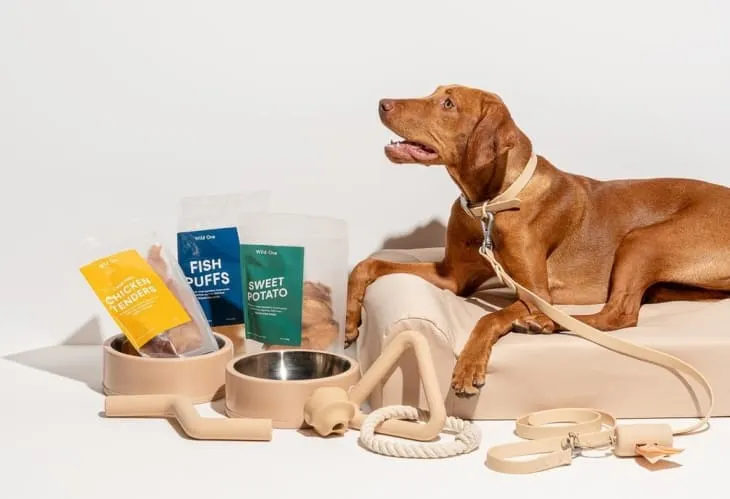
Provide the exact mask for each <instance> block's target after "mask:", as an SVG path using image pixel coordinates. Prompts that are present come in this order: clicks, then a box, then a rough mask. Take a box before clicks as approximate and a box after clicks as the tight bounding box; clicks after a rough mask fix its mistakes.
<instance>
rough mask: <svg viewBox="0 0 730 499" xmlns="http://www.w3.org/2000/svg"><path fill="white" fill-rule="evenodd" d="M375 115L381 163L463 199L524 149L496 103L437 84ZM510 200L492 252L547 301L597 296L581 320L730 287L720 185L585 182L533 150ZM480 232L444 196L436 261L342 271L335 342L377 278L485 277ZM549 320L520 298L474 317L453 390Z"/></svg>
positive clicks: (727, 225) (624, 322)
mask: <svg viewBox="0 0 730 499" xmlns="http://www.w3.org/2000/svg"><path fill="white" fill-rule="evenodd" d="M379 106H380V108H379V110H380V119H381V121H382V122H383V124H384V125H385V126H386V127H388V128H389V129H390V130H392V131H393V132H395V133H396V134H398V135H399V136H400V137H403V138H404V139H406V140H404V141H401V142H397V143H391V144H390V145H388V146H386V147H385V154H386V156H387V157H388V158H389V159H390V160H391V161H392V162H394V163H418V164H423V165H445V166H446V170H447V172H448V173H449V175H450V176H451V178H452V179H453V181H454V182H455V183H456V185H457V186H458V187H459V188H460V189H461V191H462V193H463V194H464V196H465V198H466V200H467V201H468V202H470V203H479V202H484V201H487V200H490V199H492V198H494V197H495V196H496V195H497V194H499V193H501V192H503V191H504V190H505V189H506V188H507V187H508V186H510V185H511V184H512V182H514V180H515V179H516V178H517V177H518V176H519V174H520V173H521V171H522V170H523V168H524V167H525V165H526V164H527V162H528V160H529V159H530V157H531V155H532V154H533V151H532V144H531V142H530V139H529V138H528V137H527V136H526V135H525V134H524V133H523V132H522V130H520V129H519V128H518V127H517V125H516V124H515V122H514V120H513V119H512V117H511V116H510V113H509V110H508V109H507V107H506V106H505V104H504V103H503V102H502V100H501V99H500V98H499V97H498V96H496V95H494V94H492V93H489V92H484V91H481V90H478V89H473V88H468V87H462V86H448V87H439V88H438V89H437V90H436V91H435V92H434V93H432V94H431V95H429V96H427V97H424V98H419V99H402V100H392V99H384V100H381V101H380V104H379ZM518 197H519V199H520V201H521V207H520V209H519V210H513V211H504V212H501V213H497V214H496V215H495V222H494V232H493V240H494V245H495V246H494V252H495V255H496V257H497V260H498V261H499V262H500V264H501V265H502V266H503V267H504V269H505V270H506V271H507V273H508V274H509V275H511V276H512V277H513V278H514V279H515V280H516V281H517V282H518V283H520V284H522V285H523V286H525V287H527V288H528V289H530V290H532V291H533V292H535V293H536V294H537V295H539V296H540V297H542V298H543V299H545V300H547V301H548V302H550V303H552V304H554V305H556V304H574V305H580V304H598V303H602V304H605V305H604V307H603V309H602V310H601V311H600V312H599V313H596V314H593V315H585V316H579V317H577V318H578V319H580V320H582V321H583V322H585V323H587V324H589V325H591V326H593V327H595V328H598V329H601V330H604V331H611V330H616V329H620V328H625V327H630V326H633V325H635V324H636V322H637V318H638V314H639V309H640V307H641V305H642V303H647V302H660V301H669V300H703V299H720V298H726V297H730V189H727V188H726V187H723V186H718V185H714V184H710V183H707V182H701V181H697V180H684V179H651V180H616V181H608V182H605V181H598V180H594V179H590V178H586V177H583V176H578V175H571V174H568V173H565V172H563V171H561V170H559V169H557V168H556V167H555V166H553V165H552V164H551V163H550V162H549V161H547V160H546V159H545V158H543V157H539V156H538V163H537V168H536V170H535V173H534V175H533V177H532V179H531V180H530V182H529V183H528V184H527V186H526V187H525V188H524V189H523V190H522V192H521V193H520V194H519V195H518ZM482 240H483V231H482V227H481V225H480V223H479V220H478V219H475V218H473V217H471V216H470V215H469V214H467V213H466V211H465V210H464V209H463V208H462V206H461V203H460V202H459V201H458V200H457V201H456V202H455V203H454V204H453V206H452V209H451V215H450V218H449V222H448V228H447V233H446V248H445V256H444V259H443V261H441V262H437V263H393V262H387V261H381V260H375V259H366V260H364V261H362V262H360V263H359V264H358V265H357V266H356V267H355V268H354V269H353V271H352V273H351V274H350V278H349V284H348V286H349V289H348V306H347V325H346V332H347V341H348V344H350V343H352V342H353V341H354V340H355V339H356V338H357V335H358V326H359V325H360V315H361V306H362V301H363V296H364V294H365V289H366V287H367V286H368V285H370V284H371V283H372V282H373V281H374V280H376V279H377V278H379V277H381V276H384V275H387V274H394V273H408V274H415V275H418V276H420V277H422V278H423V279H425V280H427V281H428V282H430V283H432V284H434V285H435V286H438V287H439V288H441V289H446V290H449V291H452V292H453V293H456V294H458V295H461V296H467V295H469V294H471V293H472V292H474V291H475V290H476V289H477V288H478V287H479V285H480V284H482V283H483V282H484V281H485V280H486V279H488V278H489V277H491V276H493V275H494V273H493V271H492V269H491V267H490V265H489V264H488V262H487V261H486V260H485V259H484V258H483V257H482V256H481V255H480V254H479V252H478V249H479V246H480V245H481V243H482ZM557 330H559V327H558V326H557V325H556V324H555V323H553V321H552V320H550V319H549V318H548V317H546V316H545V315H543V314H542V313H541V312H539V311H538V310H537V308H536V307H535V306H534V304H532V303H531V302H530V300H529V298H527V297H523V296H520V297H519V299H518V300H517V301H515V302H514V303H513V304H512V305H510V306H508V307H506V308H504V309H502V310H500V311H498V312H494V313H491V314H488V315H485V316H484V317H482V318H481V319H480V320H479V322H478V323H477V325H476V327H475V328H474V330H473V331H472V332H471V335H470V337H469V340H468V341H467V343H466V345H465V346H464V349H463V351H462V353H461V355H460V356H459V359H458V361H457V364H456V368H455V369H454V372H453V377H452V389H453V390H454V392H455V394H456V395H457V396H462V397H463V396H471V395H474V394H476V393H477V392H478V391H479V388H481V386H483V385H484V382H485V375H486V369H487V363H488V360H489V355H490V352H491V349H492V346H493V345H494V343H495V342H496V341H497V340H498V339H499V338H500V337H502V336H504V335H505V334H506V333H508V332H510V331H519V332H534V333H551V332H554V331H557Z"/></svg>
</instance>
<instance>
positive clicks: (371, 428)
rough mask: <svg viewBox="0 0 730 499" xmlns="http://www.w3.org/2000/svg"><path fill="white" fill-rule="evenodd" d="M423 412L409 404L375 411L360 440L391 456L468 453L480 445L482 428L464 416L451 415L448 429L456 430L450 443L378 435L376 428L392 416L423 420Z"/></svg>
mask: <svg viewBox="0 0 730 499" xmlns="http://www.w3.org/2000/svg"><path fill="white" fill-rule="evenodd" d="M422 413H423V411H420V410H419V409H416V408H415V407H408V406H405V405H391V406H387V407H382V408H380V409H376V410H375V411H373V412H371V413H370V414H369V415H368V416H367V417H366V418H365V421H363V423H362V426H361V428H360V437H359V441H360V443H361V444H362V445H363V446H364V447H365V448H366V449H368V450H371V451H373V452H375V453H377V454H382V455H384V456H391V457H406V458H417V459H438V458H444V457H453V456H458V455H460V454H468V453H469V452H472V451H474V450H476V449H477V448H478V447H479V443H480V441H481V439H482V434H481V431H480V430H479V428H478V427H477V426H476V425H474V424H471V423H469V422H467V421H464V420H463V419H459V418H455V417H451V416H450V417H448V418H446V424H445V425H444V431H451V432H456V435H454V441H453V442H449V443H440V442H438V443H424V442H404V441H394V440H386V439H385V437H384V436H383V435H376V434H375V428H376V427H378V426H379V425H380V424H382V423H383V422H384V421H386V420H388V419H410V420H419V418H420V416H421V415H422Z"/></svg>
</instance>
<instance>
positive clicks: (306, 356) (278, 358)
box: [233, 350, 351, 381]
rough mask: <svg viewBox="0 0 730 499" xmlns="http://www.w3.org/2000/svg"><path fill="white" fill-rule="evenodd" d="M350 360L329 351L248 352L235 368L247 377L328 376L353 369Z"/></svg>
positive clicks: (282, 379) (296, 377)
mask: <svg viewBox="0 0 730 499" xmlns="http://www.w3.org/2000/svg"><path fill="white" fill-rule="evenodd" d="M350 367H351V363H350V361H349V360H347V359H345V358H343V357H340V356H338V355H334V354H331V353H327V352H312V351H306V350H274V351H270V352H262V353H257V354H253V355H248V356H246V357H243V358H241V359H240V360H239V361H237V362H236V363H235V364H234V365H233V368H234V369H235V370H236V371H237V372H239V373H241V374H244V375H246V376H251V377H254V378H263V379H271V380H280V381H284V380H290V381H291V380H308V379H320V378H328V377H330V376H336V375H338V374H342V373H344V372H346V371H347V370H348V369H350Z"/></svg>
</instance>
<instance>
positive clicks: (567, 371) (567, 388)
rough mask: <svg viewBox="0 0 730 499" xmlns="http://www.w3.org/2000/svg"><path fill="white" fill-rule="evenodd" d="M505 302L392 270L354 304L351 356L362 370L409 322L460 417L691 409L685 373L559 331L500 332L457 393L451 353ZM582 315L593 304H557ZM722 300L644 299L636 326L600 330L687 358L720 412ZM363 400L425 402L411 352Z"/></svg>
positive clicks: (701, 401)
mask: <svg viewBox="0 0 730 499" xmlns="http://www.w3.org/2000/svg"><path fill="white" fill-rule="evenodd" d="M442 255H443V249H440V248H428V249H419V250H384V251H381V252H378V253H376V254H375V255H374V256H375V257H377V258H380V259H384V260H391V261H404V262H407V261H413V262H417V261H437V260H440V258H441V256H442ZM511 301H512V298H511V295H510V293H509V291H508V290H506V289H505V288H504V287H502V286H501V285H500V284H499V282H496V281H490V282H488V283H486V284H485V286H483V287H482V289H481V290H480V291H479V292H478V293H476V294H475V295H474V296H472V297H470V298H466V299H465V298H461V297H458V296H456V295H454V294H453V293H450V292H448V291H443V290H440V289H438V288H436V287H435V286H433V285H431V284H429V283H428V282H426V281H425V280H423V279H421V278H419V277H416V276H412V275H406V274H393V275H389V276H385V277H382V278H380V279H378V280H377V281H375V282H374V283H373V284H372V285H371V286H370V287H369V288H368V290H367V292H366V294H365V300H364V303H363V324H362V326H361V329H360V337H359V339H358V353H357V357H358V361H359V362H360V363H361V365H362V368H363V369H364V370H366V369H368V367H369V366H370V365H371V364H372V363H373V362H374V360H375V359H376V358H377V357H378V355H380V352H381V350H382V348H383V344H384V342H385V341H386V339H387V338H388V337H390V336H391V335H395V334H397V333H398V332H399V331H405V330H408V329H415V330H418V331H421V332H423V333H424V334H425V335H426V336H427V338H428V339H429V343H430V346H431V349H432V354H433V357H434V362H435V364H436V370H437V372H438V377H439V382H440V384H441V388H442V393H443V394H444V397H445V399H446V405H447V410H448V412H449V414H450V415H453V416H458V417H463V418H470V419H514V418H517V417H518V416H521V415H523V414H525V413H528V412H532V411H538V410H543V409H550V408H555V407H592V408H596V409H600V410H604V411H608V412H610V413H611V414H613V415H614V416H615V417H618V418H656V417H700V416H701V415H702V410H703V409H704V408H706V407H707V398H706V396H705V394H704V392H703V391H702V389H701V388H700V387H699V386H698V385H697V384H696V383H694V382H693V381H686V380H685V379H684V378H683V377H681V376H679V375H677V374H675V373H674V372H672V371H670V370H667V369H665V368H662V367H658V366H655V365H652V364H648V363H646V362H643V361H639V360H636V359H633V358H630V357H626V356H623V355H620V354H617V353H615V352H612V351H610V350H607V349H605V348H602V347H600V346H598V345H595V344H593V343H591V342H589V341H586V340H584V339H581V338H578V337H574V336H570V335H568V334H563V333H559V334H553V335H527V334H519V333H510V334H508V335H506V336H505V337H503V338H502V339H500V340H499V341H498V342H497V344H496V345H495V347H494V349H493V351H492V356H491V359H490V362H489V367H488V370H487V380H486V385H485V386H484V387H483V388H482V390H481V393H480V395H478V396H476V397H473V398H471V399H459V398H457V397H455V396H454V395H453V393H452V392H451V391H450V390H449V385H450V378H451V372H452V370H453V368H454V365H455V363H456V356H457V355H458V354H459V352H460V351H461V349H462V348H463V346H464V343H465V342H466V340H467V338H468V336H469V333H470V332H471V330H472V328H473V327H474V325H475V324H476V322H477V320H479V318H480V317H481V316H482V315H484V314H486V313H489V312H490V311H494V310H497V309H499V308H501V307H504V306H505V305H507V304H509V303H510V302H511ZM561 308H562V309H563V310H564V311H566V312H568V313H585V312H591V311H595V310H598V309H600V305H597V306H570V307H568V306H566V307H561ZM728 323H730V300H723V301H719V302H673V303H660V304H652V305H645V306H644V307H643V308H642V309H641V312H640V315H639V324H638V326H637V327H633V328H627V329H623V330H620V331H616V332H612V333H609V334H615V335H619V336H621V337H622V338H625V339H627V340H629V341H633V342H635V343H639V344H642V345H646V346H649V347H652V348H655V349H657V350H661V351H664V352H666V353H669V354H671V355H674V356H677V357H679V358H680V359H682V360H684V361H685V362H688V363H689V364H691V365H693V366H694V367H695V368H697V369H698V370H699V371H700V372H701V373H702V374H704V375H705V376H706V377H707V378H708V380H709V381H710V383H711V384H712V386H713V389H714V392H715V396H716V402H715V409H714V411H713V415H714V416H728V415H730V327H728ZM369 402H370V404H371V406H372V407H373V408H378V407H382V406H384V405H391V404H407V405H413V406H417V407H421V408H426V403H425V397H424V394H423V390H422V389H420V380H419V379H418V374H417V369H416V365H415V360H414V359H411V358H409V357H405V358H404V359H402V360H401V361H400V363H399V364H398V367H397V368H396V370H395V371H394V372H393V374H392V375H391V376H390V378H388V381H387V382H386V383H385V384H384V386H383V387H382V389H381V390H376V391H375V392H374V393H373V395H372V397H371V399H370V401H369Z"/></svg>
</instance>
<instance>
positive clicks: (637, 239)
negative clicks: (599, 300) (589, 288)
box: [575, 217, 730, 331]
mask: <svg viewBox="0 0 730 499" xmlns="http://www.w3.org/2000/svg"><path fill="white" fill-rule="evenodd" d="M698 218H699V219H698V220H696V221H694V223H696V224H697V225H696V226H701V224H702V218H701V217H698ZM680 220H682V224H681V225H680V224H679V223H678V222H677V220H676V219H673V220H670V221H667V222H662V223H659V224H657V225H652V226H650V227H645V228H642V229H638V230H635V231H633V232H631V233H630V234H629V235H628V236H627V237H626V238H625V239H624V241H623V242H622V243H621V246H619V249H618V251H617V252H616V260H615V263H614V267H613V270H612V272H611V288H610V290H609V295H608V299H607V301H606V304H605V305H604V307H603V309H602V310H601V311H600V312H598V313H596V314H591V315H577V316H575V318H576V319H578V320H581V321H583V322H585V323H586V324H588V325H590V326H593V327H595V328H596V329H600V330H602V331H615V330H617V329H623V328H627V327H633V326H636V324H637V322H638V319H639V310H640V308H641V305H642V303H643V301H644V296H645V293H647V290H649V289H651V288H652V287H653V286H655V285H656V284H657V283H672V284H678V285H680V286H681V285H684V286H692V287H696V288H703V289H706V290H708V291H707V292H706V293H702V292H697V291H695V292H694V293H690V292H687V291H685V292H683V293H682V292H675V293H674V295H675V298H676V299H682V298H684V299H692V296H694V298H695V299H706V298H708V297H710V296H715V297H721V296H722V293H719V292H720V291H728V290H730V260H729V259H728V257H729V256H730V250H728V249H727V248H726V247H724V246H722V245H718V244H717V242H716V241H713V240H712V239H699V238H698V239H697V240H695V241H692V242H691V244H690V243H689V242H687V241H683V240H680V239H679V237H680V236H681V234H682V233H683V232H682V230H683V229H684V228H685V227H686V226H691V225H692V223H693V221H692V220H687V219H680ZM665 294H666V293H665ZM659 298H662V297H661V296H660V297H659ZM664 298H665V299H666V298H669V295H668V294H667V296H664ZM652 301H656V299H654V300H652ZM658 301H663V300H661V299H660V300H658ZM664 301H666V300H664Z"/></svg>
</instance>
